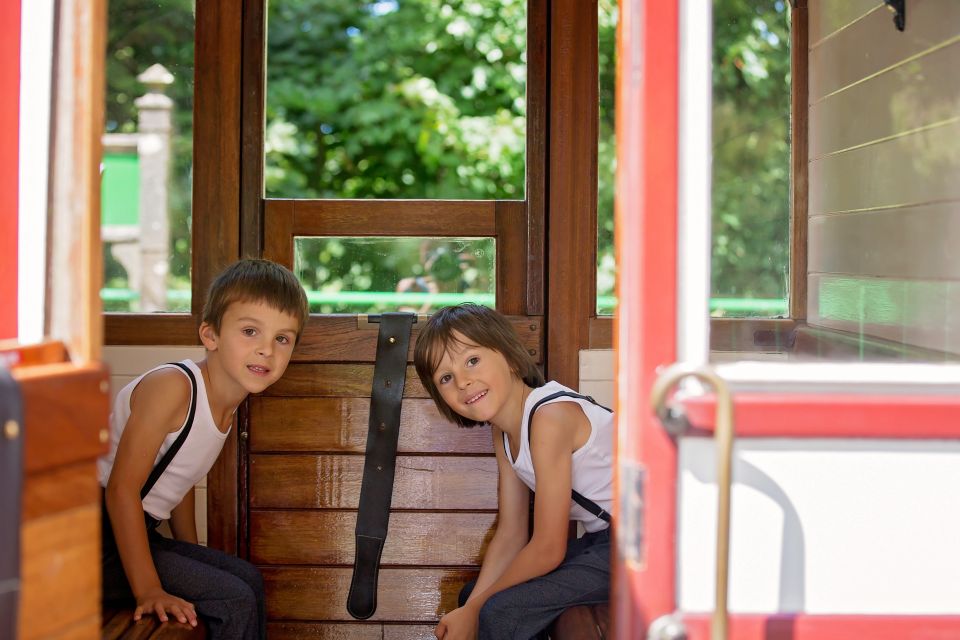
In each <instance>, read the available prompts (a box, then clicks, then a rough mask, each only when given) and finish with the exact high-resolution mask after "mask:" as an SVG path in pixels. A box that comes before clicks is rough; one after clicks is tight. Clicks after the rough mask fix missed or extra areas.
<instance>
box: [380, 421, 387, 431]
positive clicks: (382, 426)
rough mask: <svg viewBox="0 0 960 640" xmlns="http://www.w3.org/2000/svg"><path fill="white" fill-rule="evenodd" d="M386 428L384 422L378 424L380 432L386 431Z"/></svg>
mask: <svg viewBox="0 0 960 640" xmlns="http://www.w3.org/2000/svg"><path fill="white" fill-rule="evenodd" d="M386 428H387V423H386V422H381V423H380V431H384V430H386Z"/></svg>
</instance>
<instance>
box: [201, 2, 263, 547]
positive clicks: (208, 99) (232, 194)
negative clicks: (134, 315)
mask: <svg viewBox="0 0 960 640" xmlns="http://www.w3.org/2000/svg"><path fill="white" fill-rule="evenodd" d="M245 4H246V3H244V2H236V1H234V0H210V1H208V2H198V3H197V7H196V53H195V60H196V69H195V71H194V73H195V88H194V110H193V149H194V155H193V167H194V169H193V171H194V174H193V175H194V178H193V211H194V216H193V257H192V262H193V272H192V282H191V284H192V286H193V303H192V311H193V317H194V318H195V319H196V318H199V316H200V314H201V313H202V310H203V303H204V299H205V297H206V290H207V288H208V287H209V286H210V282H211V281H212V280H213V278H214V277H215V276H216V274H217V273H219V272H220V270H222V269H223V268H224V267H226V266H227V265H229V264H230V263H231V262H233V261H234V260H236V259H237V258H239V257H240V233H241V227H240V219H241V209H240V204H241V201H240V195H241V191H240V189H241V162H240V161H241V135H240V134H241V123H242V118H241V108H242V105H243V101H242V93H243V92H242V90H241V60H242V58H243V51H244V48H245V47H244V40H243V27H244V20H243V8H244V5H245ZM248 160H249V158H248ZM251 233H253V234H256V233H257V231H256V230H255V229H254V230H253V231H252V232H251ZM245 237H249V234H248V236H245ZM235 433H236V429H233V430H232V431H231V435H230V437H229V438H228V439H227V443H226V444H225V445H224V449H223V452H222V453H221V454H220V457H219V458H217V461H216V463H215V464H214V465H213V468H212V469H211V470H210V473H209V474H208V476H207V543H208V544H209V545H210V546H211V547H215V548H219V549H223V550H225V551H227V552H229V553H235V552H236V550H237V536H238V503H237V501H238V497H237V453H236V437H235V435H234V434H235Z"/></svg>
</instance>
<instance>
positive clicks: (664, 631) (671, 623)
mask: <svg viewBox="0 0 960 640" xmlns="http://www.w3.org/2000/svg"><path fill="white" fill-rule="evenodd" d="M647 640H687V627H686V625H684V624H683V620H681V619H680V614H679V613H668V614H667V615H665V616H660V617H659V618H657V619H656V620H654V621H653V622H652V623H651V624H650V626H649V627H648V628H647Z"/></svg>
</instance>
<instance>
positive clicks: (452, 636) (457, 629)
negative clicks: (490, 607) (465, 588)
mask: <svg viewBox="0 0 960 640" xmlns="http://www.w3.org/2000/svg"><path fill="white" fill-rule="evenodd" d="M478 613H479V612H478V611H477V610H476V609H475V608H474V607H471V606H470V605H469V604H467V605H464V606H462V607H460V608H459V609H454V610H453V611H451V612H450V613H448V614H447V615H445V616H443V617H442V618H440V623H439V624H438V625H437V628H436V629H435V630H434V632H433V634H434V635H435V636H437V638H438V640H476V637H477V625H478V623H479V620H478Z"/></svg>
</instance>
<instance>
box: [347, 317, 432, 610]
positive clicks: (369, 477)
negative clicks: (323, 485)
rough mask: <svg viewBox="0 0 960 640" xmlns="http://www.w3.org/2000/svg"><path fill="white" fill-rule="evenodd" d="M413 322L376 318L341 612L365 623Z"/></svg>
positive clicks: (373, 599) (386, 516) (373, 593)
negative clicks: (352, 546)
mask: <svg viewBox="0 0 960 640" xmlns="http://www.w3.org/2000/svg"><path fill="white" fill-rule="evenodd" d="M414 320H415V316H414V315H413V314H411V313H384V314H382V315H381V316H380V335H379V336H378V338H377V360H376V363H375V364H374V367H373V389H372V391H371V393H370V423H369V426H368V428H367V453H366V458H365V460H364V463H363V483H362V484H361V485H360V510H359V512H358V513H357V529H356V544H357V549H356V556H355V559H354V563H353V578H352V580H351V581H350V593H349V594H347V611H348V612H349V613H350V615H352V616H353V617H354V618H357V619H358V620H366V619H367V618H369V617H370V616H372V615H373V614H374V612H375V611H376V610H377V577H378V575H379V572H380V554H381V553H383V543H384V542H385V541H386V539H387V525H388V523H389V520H390V500H391V498H392V497H393V478H394V470H395V468H396V457H397V439H398V437H399V435H400V407H401V402H402V400H403V383H404V380H405V378H406V371H407V352H408V349H409V346H410V329H411V327H412V326H413V322H414Z"/></svg>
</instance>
